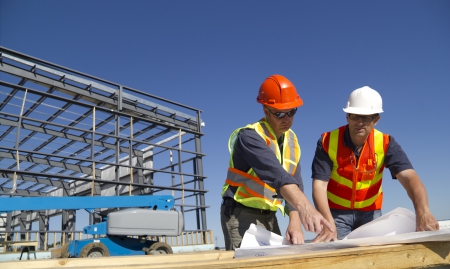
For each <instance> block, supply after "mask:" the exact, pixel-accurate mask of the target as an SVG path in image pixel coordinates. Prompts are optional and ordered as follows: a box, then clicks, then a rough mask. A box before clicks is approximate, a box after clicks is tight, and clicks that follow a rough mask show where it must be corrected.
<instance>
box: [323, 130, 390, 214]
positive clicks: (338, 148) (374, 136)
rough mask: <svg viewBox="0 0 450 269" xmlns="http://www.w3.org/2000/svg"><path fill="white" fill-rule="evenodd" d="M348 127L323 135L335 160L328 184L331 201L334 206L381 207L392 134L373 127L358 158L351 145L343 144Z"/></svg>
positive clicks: (366, 209)
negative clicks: (384, 172)
mask: <svg viewBox="0 0 450 269" xmlns="http://www.w3.org/2000/svg"><path fill="white" fill-rule="evenodd" d="M345 128H346V126H341V127H340V128H338V129H336V130H334V131H331V132H327V133H324V134H323V135H322V146H323V149H324V150H325V151H326V152H327V153H328V156H329V157H330V159H331V160H332V161H333V169H332V171H331V175H330V180H329V182H328V187H327V197H328V204H329V206H330V208H334V209H344V210H348V209H355V210H360V211H373V210H380V209H381V206H382V202H383V188H382V186H381V183H382V181H383V170H384V157H385V155H386V152H387V148H388V145H389V135H387V134H383V133H381V132H380V131H378V130H375V129H373V130H372V132H371V133H370V134H369V136H368V138H367V141H366V143H365V144H364V145H363V147H362V149H361V152H360V156H359V159H358V160H357V159H356V157H355V155H354V153H353V151H352V149H350V148H349V147H346V146H345V145H344V132H345Z"/></svg>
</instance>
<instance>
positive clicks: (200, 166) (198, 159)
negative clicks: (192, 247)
mask: <svg viewBox="0 0 450 269" xmlns="http://www.w3.org/2000/svg"><path fill="white" fill-rule="evenodd" d="M197 124H198V125H197V126H198V129H197V131H198V132H199V133H201V132H202V119H201V118H200V111H197ZM195 152H199V153H201V152H202V145H201V140H200V135H198V134H196V135H195ZM195 161H196V163H197V173H196V174H198V175H199V176H200V177H198V178H197V180H198V188H199V190H202V191H203V190H204V189H205V185H204V182H203V160H202V156H201V155H197V157H196V158H195ZM199 196H200V205H201V209H200V212H201V218H202V228H203V230H204V231H206V230H207V229H208V228H207V227H206V208H205V194H204V193H203V192H202V193H200V194H199ZM206 237H207V236H206V232H204V234H203V240H204V242H203V243H205V244H206V243H207V242H206V241H207V240H206Z"/></svg>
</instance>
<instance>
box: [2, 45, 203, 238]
mask: <svg viewBox="0 0 450 269" xmlns="http://www.w3.org/2000/svg"><path fill="white" fill-rule="evenodd" d="M200 115H201V110H198V109H195V108H192V107H189V106H186V105H182V104H179V103H176V102H172V101H169V100H166V99H163V98H160V97H157V96H155V95H151V94H149V93H145V92H142V91H138V90H136V89H133V88H130V87H126V86H123V85H120V84H117V83H113V82H110V81H107V80H104V79H100V78H97V77H94V76H91V75H88V74H84V73H81V72H78V71H75V70H72V69H69V68H66V67H63V66H60V65H56V64H53V63H50V62H47V61H44V60H41V59H38V58H35V57H32V56H28V55H25V54H23V53H19V52H16V51H13V50H11V49H8V48H5V47H0V143H1V146H0V196H23V197H29V196H99V195H102V196H119V195H153V194H158V195H159V194H161V195H164V194H169V195H173V196H174V197H175V210H178V211H180V212H182V213H183V215H184V219H185V220H186V219H195V221H191V222H189V223H188V224H185V225H191V226H192V227H186V226H185V227H184V229H183V230H184V231H190V232H206V231H207V226H206V212H205V209H206V208H207V206H206V204H205V193H206V192H207V191H206V190H205V189H204V179H205V178H206V177H205V176H204V175H203V167H202V158H203V157H204V154H203V153H202V151H201V137H202V136H203V134H202V131H201V128H202V126H203V122H202V120H201V117H200ZM111 210H114V209H107V208H100V209H97V214H94V215H91V216H90V218H89V224H93V223H97V222H98V221H100V219H101V216H104V215H105V214H107V213H108V212H109V211H111ZM57 215H61V221H62V225H61V227H62V232H74V231H75V225H74V224H75V220H76V218H75V215H76V211H74V210H69V211H64V210H45V211H40V212H30V211H27V212H25V211H14V212H12V213H8V214H6V215H5V216H4V217H3V218H4V219H3V221H2V223H4V227H3V228H4V231H5V233H6V234H10V233H11V232H13V231H14V230H15V229H16V230H17V229H19V231H20V233H21V234H22V235H23V234H25V233H26V232H30V231H31V224H32V223H36V222H37V223H38V226H39V229H38V231H39V233H40V237H41V238H40V240H39V241H41V242H43V241H44V233H45V232H48V228H49V218H50V217H54V216H57ZM205 238H206V237H205ZM22 239H23V238H22ZM36 240H38V239H37V238H36ZM62 241H64V239H63V240H62Z"/></svg>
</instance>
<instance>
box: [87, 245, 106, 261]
mask: <svg viewBox="0 0 450 269" xmlns="http://www.w3.org/2000/svg"><path fill="white" fill-rule="evenodd" d="M80 257H81V258H98V257H109V250H108V248H107V247H106V246H105V244H103V243H89V244H87V245H86V246H84V247H83V248H82V249H81V251H80Z"/></svg>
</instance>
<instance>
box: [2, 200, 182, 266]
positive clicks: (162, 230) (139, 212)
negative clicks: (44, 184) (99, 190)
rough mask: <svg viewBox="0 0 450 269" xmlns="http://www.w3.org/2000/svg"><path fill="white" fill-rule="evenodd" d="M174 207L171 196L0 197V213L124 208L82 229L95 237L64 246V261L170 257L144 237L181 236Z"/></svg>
mask: <svg viewBox="0 0 450 269" xmlns="http://www.w3.org/2000/svg"><path fill="white" fill-rule="evenodd" d="M173 206H174V198H173V196H170V195H159V196H156V195H155V196H153V195H152V196H77V197H73V196H71V197H6V198H5V197H2V198H0V212H10V211H15V210H47V209H65V210H77V209H85V210H86V211H88V212H89V213H95V208H113V209H115V208H127V209H124V210H120V211H113V212H110V213H108V214H107V215H106V216H104V217H103V221H102V222H100V223H97V224H93V225H89V226H86V227H84V229H83V233H85V234H89V235H94V238H89V239H81V240H71V241H70V242H69V243H68V244H66V245H65V246H63V249H62V252H61V255H62V257H63V258H68V257H108V256H124V255H139V254H146V255H155V254H172V253H173V251H172V248H171V247H170V246H169V245H168V244H167V243H164V242H159V241H154V240H148V239H147V237H148V236H178V235H180V234H181V232H182V227H183V216H182V214H181V213H180V212H177V211H174V210H172V209H173ZM131 236H133V237H131Z"/></svg>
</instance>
